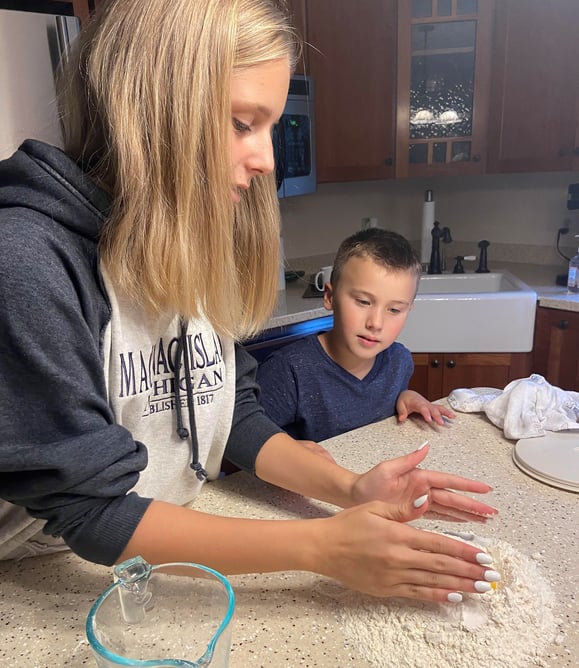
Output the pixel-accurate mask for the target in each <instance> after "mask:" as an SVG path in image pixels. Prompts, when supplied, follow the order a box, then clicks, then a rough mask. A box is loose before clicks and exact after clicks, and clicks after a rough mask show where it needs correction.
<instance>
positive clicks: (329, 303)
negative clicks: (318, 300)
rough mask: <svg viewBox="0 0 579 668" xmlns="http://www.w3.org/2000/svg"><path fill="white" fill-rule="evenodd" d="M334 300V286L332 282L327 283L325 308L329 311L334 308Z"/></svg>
mask: <svg viewBox="0 0 579 668" xmlns="http://www.w3.org/2000/svg"><path fill="white" fill-rule="evenodd" d="M333 301H334V289H333V288H332V284H331V283H326V284H325V285H324V308H325V309H327V310H328V311H331V310H332V308H333Z"/></svg>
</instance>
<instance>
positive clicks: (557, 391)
mask: <svg viewBox="0 0 579 668" xmlns="http://www.w3.org/2000/svg"><path fill="white" fill-rule="evenodd" d="M448 403H449V404H450V406H451V407H452V408H453V409H454V410H456V411H460V412H462V413H480V412H484V413H486V415H487V417H488V418H489V420H490V421H491V422H492V423H493V424H494V425H496V426H497V427H499V428H501V429H502V430H503V431H504V434H505V436H506V437H507V438H511V439H515V440H518V439H520V438H532V437H534V436H543V435H544V434H545V432H546V431H562V430H563V429H579V392H571V391H566V390H562V389H561V388H560V387H555V386H554V385H550V384H549V383H548V382H547V381H546V380H545V379H544V378H543V376H540V375H539V374H537V373H534V374H532V375H531V376H529V377H528V378H520V379H519V380H513V381H512V382H510V383H509V384H508V385H507V386H506V387H505V389H504V390H498V389H494V388H491V387H473V388H471V389H462V388H461V389H457V390H452V392H451V393H450V394H449V395H448Z"/></svg>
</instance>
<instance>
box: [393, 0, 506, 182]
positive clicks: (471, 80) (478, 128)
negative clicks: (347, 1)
mask: <svg viewBox="0 0 579 668" xmlns="http://www.w3.org/2000/svg"><path fill="white" fill-rule="evenodd" d="M493 9H494V0H478V1H476V2H475V1H472V2H444V3H443V2H433V3H428V2H427V3H424V2H421V3H417V2H413V1H412V0H399V1H398V50H397V82H398V83H397V93H396V107H397V113H396V176H397V177H406V176H410V177H422V176H439V175H452V174H461V175H469V174H482V173H484V171H485V162H486V160H485V158H486V146H487V118H488V114H487V107H488V95H489V89H490V60H491V53H490V50H491V29H492V17H493Z"/></svg>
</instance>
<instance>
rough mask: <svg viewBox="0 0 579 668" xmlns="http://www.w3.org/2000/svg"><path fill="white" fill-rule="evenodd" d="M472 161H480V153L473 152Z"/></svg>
mask: <svg viewBox="0 0 579 668" xmlns="http://www.w3.org/2000/svg"><path fill="white" fill-rule="evenodd" d="M472 161H473V162H480V154H479V153H475V154H474V155H473V156H472Z"/></svg>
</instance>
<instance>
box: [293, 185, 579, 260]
mask: <svg viewBox="0 0 579 668" xmlns="http://www.w3.org/2000/svg"><path fill="white" fill-rule="evenodd" d="M576 182H579V172H557V173H543V174H509V175H504V174H501V175H491V176H477V177H472V176H470V177H437V178H434V179H428V180H426V179H400V180H391V181H369V182H363V183H331V184H321V185H319V186H318V191H317V192H316V193H315V194H312V195H305V196H302V197H294V198H288V199H285V200H282V201H281V210H282V221H283V237H284V244H285V254H286V257H288V258H301V257H308V256H312V255H320V254H324V253H334V252H335V251H336V249H337V247H338V245H339V243H340V241H342V239H344V238H345V237H347V236H348V235H350V234H352V233H353V232H355V231H356V230H358V229H360V226H361V218H363V217H369V216H375V217H377V218H378V222H379V225H380V227H385V228H391V229H395V230H396V231H398V232H400V233H401V234H403V235H404V236H406V237H407V238H408V239H410V240H418V239H419V238H420V221H421V215H422V200H423V195H424V191H425V190H426V189H427V188H431V189H432V190H433V191H434V198H435V202H436V218H437V220H439V221H440V223H441V225H442V226H448V227H450V229H451V233H452V236H453V239H454V241H455V242H464V247H465V250H464V251H461V252H465V253H468V252H469V251H468V250H467V249H468V248H469V247H470V244H471V243H472V252H473V253H476V244H477V242H478V241H480V240H481V239H487V240H488V241H490V242H491V244H492V245H496V244H499V245H500V244H502V245H504V249H503V251H504V250H505V249H508V250H509V252H510V251H512V249H513V247H514V249H515V250H516V249H518V248H519V247H523V246H525V247H526V249H525V250H526V251H527V253H526V255H525V254H523V256H522V257H521V258H520V259H517V258H513V260H514V261H532V262H538V263H543V264H547V263H550V262H552V261H556V259H557V255H556V253H555V251H554V248H555V242H556V236H557V230H558V229H559V228H560V227H563V226H564V225H565V221H567V220H568V221H570V222H571V229H570V233H569V234H567V235H566V236H564V237H561V246H562V247H563V248H564V249H566V248H573V247H575V246H576V244H575V240H574V239H573V236H572V235H573V234H579V211H567V208H566V202H567V186H568V185H569V184H570V183H576ZM545 249H547V250H548V251H550V252H548V253H546V254H545V252H544V251H545ZM490 252H491V251H490V250H489V253H490Z"/></svg>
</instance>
